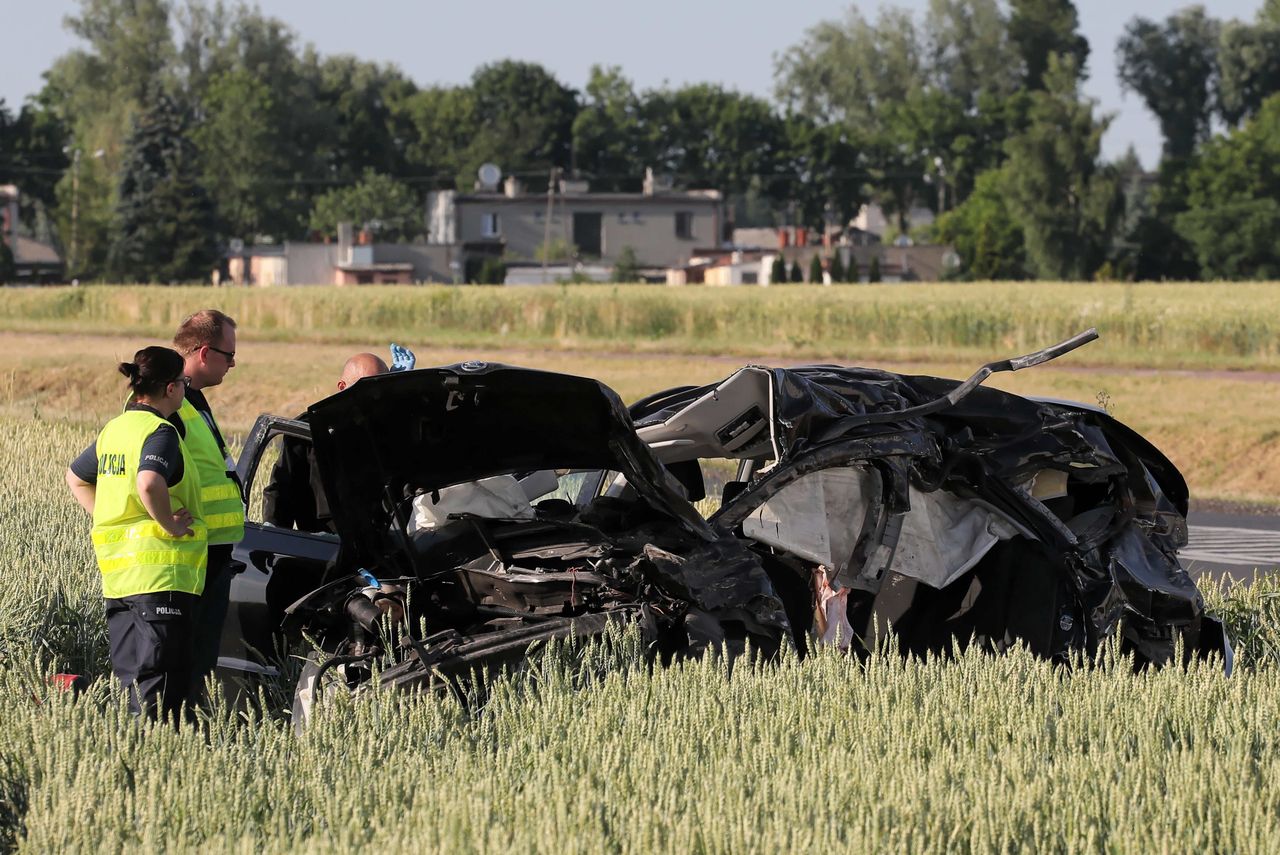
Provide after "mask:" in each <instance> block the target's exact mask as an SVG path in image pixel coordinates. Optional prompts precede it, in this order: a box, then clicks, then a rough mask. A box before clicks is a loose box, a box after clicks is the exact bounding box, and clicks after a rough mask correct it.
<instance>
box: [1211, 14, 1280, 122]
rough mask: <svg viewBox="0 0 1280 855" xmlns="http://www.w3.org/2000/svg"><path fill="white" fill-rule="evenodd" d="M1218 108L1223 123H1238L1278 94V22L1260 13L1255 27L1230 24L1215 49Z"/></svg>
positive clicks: (1230, 22) (1279, 66)
mask: <svg viewBox="0 0 1280 855" xmlns="http://www.w3.org/2000/svg"><path fill="white" fill-rule="evenodd" d="M1218 74H1219V79H1218V109H1219V112H1220V113H1221V115H1222V118H1223V120H1224V121H1225V122H1227V123H1228V124H1230V125H1236V124H1239V123H1240V122H1241V121H1243V120H1244V119H1247V118H1248V117H1250V116H1252V115H1254V114H1256V113H1257V112H1258V110H1259V109H1261V107H1262V102H1263V101H1265V100H1266V99H1267V98H1268V97H1269V96H1271V95H1272V94H1274V93H1276V92H1280V20H1271V19H1269V18H1268V17H1267V9H1266V8H1264V9H1263V10H1262V12H1261V13H1259V20H1258V22H1257V23H1256V24H1246V23H1242V22H1240V21H1229V22H1227V23H1226V24H1224V25H1223V28H1222V40H1221V42H1220V44H1219V48H1218Z"/></svg>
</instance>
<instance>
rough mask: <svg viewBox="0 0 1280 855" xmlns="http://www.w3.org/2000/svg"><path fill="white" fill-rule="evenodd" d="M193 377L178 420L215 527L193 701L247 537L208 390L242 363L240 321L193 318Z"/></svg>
mask: <svg viewBox="0 0 1280 855" xmlns="http://www.w3.org/2000/svg"><path fill="white" fill-rule="evenodd" d="M173 346H174V348H175V349H176V350H177V351H178V353H180V354H181V355H182V358H183V371H184V372H185V373H186V375H187V376H188V377H190V378H191V383H190V386H189V387H188V389H187V393H186V398H185V399H184V400H183V401H182V406H181V407H180V408H179V409H178V417H179V418H180V419H181V421H182V425H183V427H184V428H185V430H186V436H185V437H184V441H185V443H186V446H187V450H188V452H189V453H190V454H191V457H192V459H193V460H194V462H195V467H196V469H197V471H198V472H199V475H200V485H201V487H200V500H201V505H202V506H203V508H204V514H205V524H206V525H207V526H208V527H209V567H208V575H207V579H206V583H205V590H204V596H203V597H201V598H200V602H199V604H198V605H197V607H196V623H195V639H194V644H195V653H194V657H195V658H194V662H193V672H192V697H193V698H199V697H200V693H201V690H202V689H203V683H204V678H205V676H206V675H207V674H209V673H210V672H211V671H213V669H214V667H216V666H217V664H218V648H219V645H220V642H221V638H222V623H223V621H224V620H225V619H226V616H227V599H228V597H229V594H230V591H231V550H232V547H233V546H234V545H235V544H236V543H239V542H240V539H241V538H243V537H244V499H243V496H242V493H241V490H240V482H239V480H238V479H237V478H236V475H235V462H234V461H233V460H232V459H231V455H230V454H228V453H227V444H226V441H225V440H224V439H223V435H222V431H221V430H219V428H218V423H217V421H215V420H214V418H213V410H212V409H211V408H210V407H209V402H208V401H207V400H206V399H205V397H204V390H205V389H208V388H209V387H211V386H217V385H219V384H220V383H222V381H223V379H224V378H226V376H227V372H229V371H230V370H231V369H232V368H234V367H235V364H236V322H235V321H233V320H232V319H231V318H229V317H227V316H226V315H225V314H223V313H222V312H219V311H218V310H217V309H204V310H202V311H199V312H196V313H195V314H193V315H191V316H190V317H188V318H187V319H186V320H184V321H183V322H182V324H181V325H180V326H179V327H178V331H177V333H175V334H174V336H173Z"/></svg>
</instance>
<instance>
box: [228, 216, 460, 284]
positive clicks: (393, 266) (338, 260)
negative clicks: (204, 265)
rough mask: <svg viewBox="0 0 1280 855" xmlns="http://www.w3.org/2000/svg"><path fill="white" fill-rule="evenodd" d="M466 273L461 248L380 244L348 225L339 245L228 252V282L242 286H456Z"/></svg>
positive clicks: (289, 243)
mask: <svg viewBox="0 0 1280 855" xmlns="http://www.w3.org/2000/svg"><path fill="white" fill-rule="evenodd" d="M455 262H456V263H457V266H456V267H455ZM461 271H462V257H461V255H460V250H459V248H457V247H453V246H432V245H429V244H422V243H374V242H373V241H372V238H371V236H370V235H368V234H367V233H360V234H355V233H354V232H353V230H352V228H351V226H350V225H347V224H343V225H342V226H340V227H339V228H338V241H337V242H336V243H295V242H292V241H286V242H285V243H282V244H259V245H256V246H249V247H236V248H233V249H232V250H231V251H230V252H228V253H227V280H228V281H229V282H231V283H234V284H236V285H259V286H271V285H408V284H411V283H414V282H454V281H456V280H457V279H458V278H459V277H460V276H461Z"/></svg>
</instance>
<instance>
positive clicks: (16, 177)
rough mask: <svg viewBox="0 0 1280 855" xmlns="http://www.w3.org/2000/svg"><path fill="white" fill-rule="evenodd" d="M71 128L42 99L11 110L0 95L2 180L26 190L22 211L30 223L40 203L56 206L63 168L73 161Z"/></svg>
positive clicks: (0, 167)
mask: <svg viewBox="0 0 1280 855" xmlns="http://www.w3.org/2000/svg"><path fill="white" fill-rule="evenodd" d="M67 142H68V130H67V128H66V126H65V125H64V124H63V122H62V120H61V118H60V117H59V116H58V115H57V114H56V113H54V112H53V111H52V110H50V109H48V108H47V106H46V105H44V104H42V103H41V102H40V101H39V100H38V99H37V100H35V101H28V102H27V103H26V104H24V105H23V106H22V109H21V110H20V111H18V114H17V115H16V116H15V115H14V114H12V113H10V112H9V109H8V107H7V106H6V105H5V103H4V100H3V99H0V184H16V185H18V186H19V188H20V189H21V191H22V199H21V201H20V205H21V215H22V219H23V221H24V222H26V223H27V224H28V225H29V226H30V225H33V224H34V221H35V219H36V209H37V206H39V207H42V208H45V209H52V208H53V206H54V205H55V204H56V202H57V194H56V190H55V188H56V186H57V182H58V177H59V172H60V171H61V170H65V169H66V168H67V167H68V166H69V165H70V159H69V158H68V157H67V155H66V153H65V152H64V151H63V148H64V146H66V144H67Z"/></svg>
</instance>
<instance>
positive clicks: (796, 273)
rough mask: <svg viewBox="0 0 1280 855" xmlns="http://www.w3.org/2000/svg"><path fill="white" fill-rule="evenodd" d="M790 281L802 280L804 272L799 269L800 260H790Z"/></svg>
mask: <svg viewBox="0 0 1280 855" xmlns="http://www.w3.org/2000/svg"><path fill="white" fill-rule="evenodd" d="M791 281H792V282H803V281H804V272H803V271H801V270H800V262H799V261H793V262H791Z"/></svg>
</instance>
